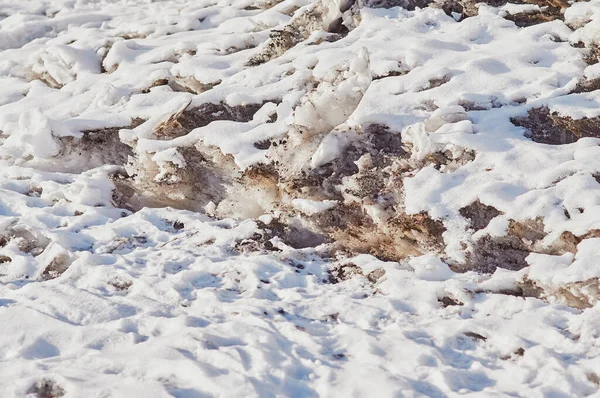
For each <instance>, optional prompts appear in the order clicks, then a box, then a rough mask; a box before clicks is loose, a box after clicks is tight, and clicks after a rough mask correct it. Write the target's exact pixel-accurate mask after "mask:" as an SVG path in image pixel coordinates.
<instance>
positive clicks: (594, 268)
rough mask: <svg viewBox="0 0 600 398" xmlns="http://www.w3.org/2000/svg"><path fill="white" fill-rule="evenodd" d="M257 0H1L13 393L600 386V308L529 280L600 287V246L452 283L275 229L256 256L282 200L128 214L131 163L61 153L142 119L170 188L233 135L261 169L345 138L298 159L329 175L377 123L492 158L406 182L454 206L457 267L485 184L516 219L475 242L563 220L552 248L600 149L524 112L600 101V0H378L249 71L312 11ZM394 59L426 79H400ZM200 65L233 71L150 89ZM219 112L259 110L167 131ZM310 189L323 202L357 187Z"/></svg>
mask: <svg viewBox="0 0 600 398" xmlns="http://www.w3.org/2000/svg"><path fill="white" fill-rule="evenodd" d="M259 3H260V4H263V3H265V4H266V3H268V1H262V2H260V1H258V2H255V1H250V0H221V1H216V0H195V1H190V0H171V1H146V0H98V1H96V0H28V1H19V2H13V1H8V0H0V235H10V236H13V237H14V239H12V240H10V241H9V242H8V243H7V244H6V245H4V246H3V247H1V248H0V397H3V398H4V397H24V396H27V395H28V394H29V396H33V397H35V396H43V395H39V394H38V395H36V394H35V393H33V392H32V391H34V390H33V389H32V388H33V387H35V385H36V384H38V385H39V384H40V383H43V382H44V381H46V382H48V383H54V384H55V385H57V386H59V387H56V389H57V390H58V389H59V390H60V391H61V394H60V395H63V393H64V397H178V398H184V397H210V396H228V397H242V396H243V397H250V396H256V397H275V396H290V397H312V396H327V397H334V396H335V397H346V396H355V397H398V396H408V397H413V396H414V397H422V396H426V397H452V396H459V395H460V396H472V397H488V396H489V397H508V396H511V397H515V396H519V397H576V396H600V393H599V392H598V383H599V380H600V379H599V378H598V374H599V373H600V331H599V330H598V327H597V325H598V323H599V322H600V305H598V304H596V305H595V306H592V307H591V308H587V309H583V310H580V309H574V308H570V307H568V306H566V305H563V304H562V303H561V302H558V301H554V300H552V299H551V298H550V299H549V300H546V301H543V300H540V299H536V298H532V297H525V298H523V297H516V296H514V295H511V294H509V293H510V291H511V289H513V288H514V287H515V284H516V283H517V282H518V281H522V280H523V277H524V276H527V277H528V278H529V279H530V280H533V281H537V282H539V283H540V285H541V286H560V285H562V284H568V283H577V282H584V281H587V280H590V279H593V278H600V271H599V267H598V258H599V256H600V251H599V250H598V247H600V240H599V238H594V239H586V240H584V241H582V242H581V243H580V244H579V247H578V252H577V254H576V255H570V254H565V255H561V256H558V255H557V256H551V255H541V254H532V255H530V256H529V258H528V259H527V260H528V262H529V264H530V267H529V268H526V269H524V270H521V271H506V270H498V271H497V272H496V273H494V274H493V275H480V274H477V273H475V272H467V273H461V274H459V273H454V272H453V271H452V270H451V269H450V268H449V267H448V265H447V264H446V263H445V262H443V261H442V260H441V259H440V258H439V256H436V255H432V254H426V255H423V256H420V257H415V258H411V259H407V260H406V261H402V262H384V261H381V260H378V259H376V258H375V257H373V256H370V255H350V256H349V257H348V256H342V255H338V256H335V255H332V254H331V252H330V250H329V248H328V247H327V245H322V246H318V247H316V248H305V249H293V248H291V247H289V246H286V245H285V244H284V243H282V242H280V241H277V240H276V239H274V240H273V242H272V244H273V246H274V247H275V249H276V250H273V251H264V250H244V249H243V245H242V243H248V242H250V243H251V241H252V240H256V235H257V234H260V233H262V228H263V225H264V224H269V223H270V222H271V216H270V215H263V216H262V217H260V218H259V220H255V219H245V220H234V219H221V220H218V219H213V218H210V217H209V216H207V215H203V214H199V213H193V212H189V211H185V210H175V209H172V208H155V209H150V208H145V209H142V210H141V211H138V212H136V213H132V212H131V211H129V210H125V209H120V208H118V207H117V206H116V203H115V201H114V198H113V194H112V191H113V188H114V182H113V180H111V179H110V178H109V175H111V174H113V173H115V172H116V171H117V170H118V169H119V168H118V167H117V166H115V165H114V162H112V159H113V157H114V156H116V155H117V154H116V153H94V151H93V150H90V151H89V153H81V154H79V155H78V154H76V153H71V154H68V156H67V155H65V154H64V153H63V151H64V147H63V143H64V142H66V140H68V139H71V138H73V137H75V138H77V137H81V136H82V132H83V131H86V130H94V129H105V128H123V129H121V131H120V132H119V137H120V140H121V141H123V142H126V143H130V144H131V145H132V146H133V147H134V148H133V151H134V153H135V154H136V155H140V156H141V155H144V156H148V157H149V158H150V159H152V160H153V161H154V162H156V164H157V165H158V167H159V169H160V170H159V173H158V176H157V178H159V179H160V178H162V177H164V176H165V175H167V172H168V168H169V167H172V166H174V167H176V168H185V167H186V161H185V159H184V158H183V157H182V155H181V153H179V152H178V150H177V148H180V147H186V146H193V145H197V144H198V143H202V144H203V145H206V146H212V147H214V148H217V149H218V150H220V151H221V152H222V153H223V154H224V155H228V156H230V157H231V158H232V159H233V161H234V162H235V164H236V165H237V166H238V167H240V168H242V169H244V168H248V167H250V166H252V165H256V164H258V163H260V162H265V161H267V160H268V157H267V156H268V151H266V150H262V149H260V148H259V147H257V146H255V145H254V144H255V143H256V142H258V141H264V140H269V139H279V138H282V137H284V136H285V135H286V134H288V133H289V134H290V137H291V138H292V139H297V140H299V141H301V140H304V139H307V137H308V138H310V137H311V134H312V133H311V131H310V129H311V128H317V129H318V130H323V129H327V130H332V132H331V134H330V135H328V136H327V137H326V138H325V139H324V140H323V141H322V142H320V143H316V145H314V147H311V148H312V149H311V151H310V153H306V154H305V153H298V158H299V159H303V161H305V162H308V163H309V164H311V165H312V167H317V166H320V165H323V164H325V163H327V162H329V161H331V160H333V159H335V158H336V157H338V156H340V153H341V151H342V150H343V148H344V147H345V146H346V145H347V144H348V142H350V141H352V140H354V139H356V137H355V136H354V135H352V133H351V131H352V128H353V127H356V126H359V125H367V124H369V123H381V124H386V125H388V126H389V127H390V128H391V129H393V130H395V131H402V137H403V139H404V140H405V142H409V143H411V144H412V145H413V148H414V153H413V156H415V157H416V158H424V157H425V156H427V154H428V153H431V152H433V151H439V150H443V149H448V150H451V151H457V150H464V149H472V150H474V151H475V152H476V153H477V154H478V156H477V157H476V158H475V160H474V161H473V162H470V163H468V164H466V165H464V166H462V167H460V168H458V169H457V170H455V171H454V172H452V173H450V172H444V171H443V170H436V169H434V168H433V167H425V168H423V169H421V170H418V171H416V172H415V174H414V175H413V176H412V177H410V178H406V179H405V181H404V188H405V196H406V197H405V203H404V204H405V207H406V211H407V213H409V214H416V213H419V212H421V211H426V212H427V213H429V214H430V215H431V216H432V217H434V218H438V219H443V220H444V225H445V226H446V228H447V232H446V233H445V234H444V240H445V244H446V253H445V254H446V255H447V256H448V257H449V258H451V259H455V260H457V261H459V260H461V259H464V251H463V250H462V249H461V242H462V241H463V240H464V239H467V238H465V236H466V232H465V220H464V218H462V217H460V216H459V213H458V212H459V209H460V208H462V207H464V206H466V205H468V204H470V203H472V202H473V201H474V200H481V201H482V202H484V203H486V204H489V205H492V206H494V207H495V208H497V209H498V210H499V211H501V212H502V214H501V215H499V216H498V217H496V218H495V219H494V220H492V222H491V223H490V225H489V226H488V227H487V228H486V229H485V230H484V231H480V232H479V234H483V233H489V234H491V235H501V234H502V233H503V232H504V231H505V230H506V228H507V225H508V220H509V219H513V220H526V219H535V218H536V217H543V218H544V221H545V228H546V232H548V233H549V238H548V239H549V240H550V239H555V238H556V237H558V236H560V234H561V233H562V232H564V231H570V232H573V233H575V234H577V235H582V234H585V233H586V232H587V231H589V230H591V229H593V228H598V227H599V225H600V189H599V186H598V184H597V181H596V180H595V179H594V177H592V174H593V173H599V172H600V161H599V159H600V145H599V144H600V140H599V139H596V138H585V139H581V140H579V141H578V142H576V143H574V144H570V145H562V146H556V147H550V146H546V145H540V144H538V143H534V142H532V141H530V140H529V139H527V138H525V137H523V131H522V129H521V128H518V127H515V126H514V125H513V124H511V123H510V118H511V117H515V116H523V115H526V114H527V111H528V110H529V109H531V108H533V107H540V106H548V107H549V108H550V110H551V111H555V112H558V114H561V115H564V116H571V117H573V118H582V117H595V116H598V115H600V91H599V90H596V91H593V92H589V93H583V94H570V92H571V91H572V89H573V88H574V87H575V85H576V83H577V81H578V80H580V79H581V78H583V77H584V76H585V77H588V78H594V77H597V76H599V75H600V70H599V69H598V67H597V66H596V67H594V66H593V65H592V66H588V65H586V64H585V62H583V60H582V50H581V49H579V48H575V47H574V46H571V45H570V43H569V42H572V43H575V42H577V41H583V42H584V43H590V42H594V41H597V40H598V37H599V35H600V30H599V29H600V28H599V27H598V24H599V23H600V11H599V10H600V2H599V1H598V0H592V1H590V2H585V3H577V4H574V5H573V6H571V7H570V8H569V9H568V10H567V12H566V13H565V20H566V21H567V22H569V23H570V25H571V26H573V27H576V28H577V29H576V30H574V31H573V30H571V29H570V28H569V27H568V26H567V25H566V24H565V23H564V22H562V21H558V20H556V21H552V22H548V23H543V24H539V25H535V26H531V27H527V28H519V27H517V26H515V24H514V23H513V22H511V21H508V20H506V19H504V18H503V17H502V15H503V13H504V12H507V11H511V10H512V9H513V8H515V7H516V6H515V5H512V6H510V5H507V6H504V7H497V8H494V7H490V6H487V5H485V4H482V5H480V6H479V15H478V16H475V17H471V18H467V19H465V20H463V21H460V22H457V21H456V20H455V19H453V18H451V17H449V16H447V15H446V14H444V12H443V11H442V10H440V9H435V8H431V7H428V8H424V9H418V8H417V9H416V10H415V11H407V10H405V9H402V8H398V7H396V8H391V9H366V8H365V9H362V10H361V20H360V23H359V24H358V25H357V27H356V28H355V29H353V30H351V31H350V32H349V34H348V35H347V36H345V37H344V38H342V39H341V40H338V41H335V42H329V41H323V40H321V39H322V38H321V37H320V36H319V34H320V31H315V32H313V33H312V35H311V36H310V37H309V38H308V39H307V40H306V41H304V42H302V43H299V44H297V45H296V46H294V47H292V48H291V49H289V50H288V51H286V52H285V53H284V54H283V55H281V56H280V57H278V58H275V59H273V60H271V61H269V62H266V63H264V64H262V65H258V66H254V67H249V66H248V64H247V61H248V59H249V58H250V57H251V56H252V55H254V54H255V53H256V52H257V51H258V50H260V49H261V48H262V47H261V46H263V45H264V43H265V42H266V41H267V39H268V37H269V31H270V29H272V28H276V27H280V26H283V25H284V24H286V23H287V22H289V21H290V19H291V18H292V16H293V15H294V13H295V12H296V13H300V12H302V10H305V9H306V8H303V7H310V4H309V3H310V2H309V1H308V0H284V1H282V2H279V3H277V4H275V5H274V6H273V7H270V8H268V7H262V8H261V7H252V6H254V5H256V4H259ZM273 3H275V2H273ZM331 3H332V4H336V5H337V4H338V3H339V2H331ZM528 7H529V8H527V7H525V8H527V9H530V8H531V7H530V6H528ZM517 8H518V7H517ZM521 8H523V7H521ZM297 10H298V11H297ZM328 10H329V11H331V12H333V11H335V10H337V8H335V10H334V9H333V8H331V9H328ZM332 10H333V11H332ZM336 15H337V14H336ZM398 69H400V70H404V71H409V70H410V72H409V73H406V74H401V75H399V76H393V75H392V76H389V77H386V78H379V77H381V76H386V75H388V74H389V73H390V72H393V71H397V70H398ZM191 78H193V79H195V80H196V81H197V84H202V85H215V86H214V87H213V88H212V89H210V90H207V91H204V92H202V93H200V94H197V95H196V94H191V93H188V92H181V91H174V90H172V89H171V88H170V87H169V86H165V85H162V86H157V87H154V86H153V85H154V83H155V82H156V81H159V80H161V79H172V80H175V81H177V79H179V80H181V81H185V79H191ZM436 79H437V80H440V79H441V80H444V81H445V80H447V81H446V82H445V83H444V84H441V85H439V86H437V85H434V86H435V87H432V84H431V82H432V81H435V80H436ZM218 82H221V83H220V84H217V83H218ZM315 82H319V84H315ZM207 102H212V103H219V102H225V103H226V104H228V105H229V106H238V105H248V104H263V105H262V108H261V109H260V110H259V112H257V113H256V114H255V115H254V118H253V119H252V120H250V121H247V122H237V121H217V122H213V123H211V124H209V125H208V126H205V127H201V128H197V129H195V130H193V131H192V132H191V133H190V134H187V135H185V136H181V137H177V138H173V139H170V140H159V139H157V138H156V137H155V136H154V135H153V131H154V130H155V129H156V128H157V126H159V125H160V124H161V123H163V122H164V121H165V120H166V119H168V118H169V117H170V116H171V115H173V114H174V113H177V112H179V111H181V110H182V109H184V108H185V107H187V106H188V105H189V104H192V105H201V104H204V103H207ZM432 103H435V105H436V107H437V109H435V110H434V109H431V107H430V105H431V104H432ZM466 103H472V104H475V105H477V107H478V109H479V110H471V111H466V110H465V108H464V107H463V105H464V104H466ZM272 114H276V115H277V119H276V121H275V122H273V123H267V120H268V119H269V118H270V115H272ZM136 119H142V120H145V123H143V124H141V125H139V126H137V127H136V126H131V125H132V123H133V122H134V121H135V120H136ZM315 120H318V123H319V124H318V125H315V122H314V121H315ZM340 125H343V127H344V128H343V129H341V128H340ZM129 126H131V128H125V127H129ZM303 128H305V130H304V131H302V129H303ZM344 132H346V133H347V134H346V133H344ZM294 134H296V135H294ZM294 137H295V138H294ZM63 155H64V156H63ZM299 165H300V163H299ZM300 166H302V165H300ZM300 166H298V169H299V168H301V167H300ZM290 167H291V166H290ZM302 167H303V166H302ZM290 170H291V171H290V172H293V171H297V170H296V169H294V168H293V167H291V168H290ZM242 199H244V198H242ZM291 205H292V206H293V207H295V208H296V209H297V210H298V211H300V212H303V213H307V214H317V213H320V212H323V211H326V210H328V209H331V208H334V207H335V206H336V205H337V203H336V202H335V201H315V200H309V199H299V198H298V199H295V200H292V201H291ZM216 209H217V206H216V204H214V203H212V202H210V203H209V206H207V210H208V211H207V213H208V214H214V212H215V211H216ZM371 209H372V211H373V213H374V214H379V213H378V209H377V208H376V207H372V208H371ZM565 209H566V210H567V211H568V213H569V214H570V216H569V217H567V216H566V215H565ZM374 218H375V216H374ZM49 269H50V270H51V271H48V270H49ZM52 270H54V271H52ZM332 270H333V271H335V270H338V271H339V270H342V271H341V272H342V273H344V275H345V277H344V278H342V279H343V280H340V281H339V283H334V282H338V281H337V280H331V275H332ZM48 272H50V274H48ZM52 272H56V273H57V274H58V277H56V276H57V275H53V274H52ZM507 292H508V293H507ZM448 298H450V299H451V300H452V301H454V302H460V303H462V305H447V306H445V305H442V303H444V299H448Z"/></svg>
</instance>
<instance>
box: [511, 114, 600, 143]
mask: <svg viewBox="0 0 600 398" xmlns="http://www.w3.org/2000/svg"><path fill="white" fill-rule="evenodd" d="M511 122H512V123H513V124H514V125H516V126H520V127H524V128H526V129H527V133H525V136H526V137H529V138H531V139H532V140H533V141H535V142H539V143H541V144H550V145H561V144H571V143H573V142H576V141H577V140H578V139H580V138H583V137H594V138H599V137H600V117H595V118H582V119H577V120H575V119H572V118H570V117H567V116H559V115H558V113H556V112H552V113H551V112H550V110H549V109H548V108H547V107H541V108H534V109H531V110H530V111H529V112H528V116H527V117H520V118H512V119H511Z"/></svg>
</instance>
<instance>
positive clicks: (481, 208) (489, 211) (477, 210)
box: [459, 200, 502, 231]
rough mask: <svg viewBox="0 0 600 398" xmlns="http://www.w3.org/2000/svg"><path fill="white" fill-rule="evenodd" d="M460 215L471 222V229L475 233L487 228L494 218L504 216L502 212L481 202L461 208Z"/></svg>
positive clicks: (477, 201)
mask: <svg viewBox="0 0 600 398" xmlns="http://www.w3.org/2000/svg"><path fill="white" fill-rule="evenodd" d="M459 213H460V215H461V216H463V217H464V218H466V219H468V220H469V221H470V227H471V228H472V229H473V230H475V231H479V230H480V229H483V228H485V227H487V226H488V224H489V223H490V221H491V220H492V219H493V218H495V217H497V216H499V215H501V214H502V212H501V211H499V210H498V209H496V208H495V207H493V206H488V205H485V204H483V203H481V202H480V201H479V200H476V201H475V202H473V203H471V204H470V205H468V206H465V207H463V208H461V209H460V210H459Z"/></svg>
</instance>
